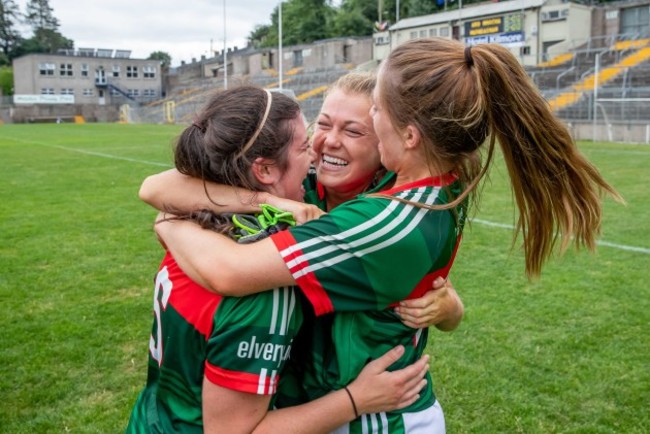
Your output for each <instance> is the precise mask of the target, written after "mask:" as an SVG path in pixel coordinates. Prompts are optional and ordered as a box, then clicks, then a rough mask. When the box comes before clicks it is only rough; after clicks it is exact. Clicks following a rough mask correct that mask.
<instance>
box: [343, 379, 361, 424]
mask: <svg viewBox="0 0 650 434" xmlns="http://www.w3.org/2000/svg"><path fill="white" fill-rule="evenodd" d="M343 390H344V391H345V392H346V394H347V395H348V398H349V399H350V404H351V406H352V412H353V413H354V418H355V419H358V418H359V409H358V407H357V403H356V401H355V399H354V395H352V392H351V391H350V388H349V387H348V386H345V387H344V388H343Z"/></svg>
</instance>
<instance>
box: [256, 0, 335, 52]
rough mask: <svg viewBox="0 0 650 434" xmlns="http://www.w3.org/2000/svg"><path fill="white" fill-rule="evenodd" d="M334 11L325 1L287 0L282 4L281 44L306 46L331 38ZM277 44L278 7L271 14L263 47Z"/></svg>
mask: <svg viewBox="0 0 650 434" xmlns="http://www.w3.org/2000/svg"><path fill="white" fill-rule="evenodd" d="M334 14H335V10H334V8H332V6H330V4H329V1H326V0H289V1H287V2H283V3H282V43H283V44H284V45H296V44H308V43H310V42H314V41H317V40H319V39H326V38H329V37H331V36H332V31H331V25H332V19H333V17H334ZM277 44H278V7H277V6H276V7H275V9H274V10H273V13H272V14H271V26H270V27H269V32H268V35H267V37H266V39H265V41H264V43H262V46H263V47H273V46H276V45H277Z"/></svg>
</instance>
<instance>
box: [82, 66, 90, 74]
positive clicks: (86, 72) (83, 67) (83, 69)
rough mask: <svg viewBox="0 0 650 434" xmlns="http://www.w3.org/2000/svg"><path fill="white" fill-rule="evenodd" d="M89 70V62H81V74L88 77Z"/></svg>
mask: <svg viewBox="0 0 650 434" xmlns="http://www.w3.org/2000/svg"><path fill="white" fill-rule="evenodd" d="M88 71H90V68H88V64H87V63H82V64H81V76H82V77H88V74H89V72H88Z"/></svg>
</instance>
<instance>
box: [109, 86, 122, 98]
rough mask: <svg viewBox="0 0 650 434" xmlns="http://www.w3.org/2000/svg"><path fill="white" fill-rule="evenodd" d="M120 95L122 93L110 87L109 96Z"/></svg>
mask: <svg viewBox="0 0 650 434" xmlns="http://www.w3.org/2000/svg"><path fill="white" fill-rule="evenodd" d="M120 95H122V94H121V93H119V92H118V91H117V90H115V89H113V88H111V96H120Z"/></svg>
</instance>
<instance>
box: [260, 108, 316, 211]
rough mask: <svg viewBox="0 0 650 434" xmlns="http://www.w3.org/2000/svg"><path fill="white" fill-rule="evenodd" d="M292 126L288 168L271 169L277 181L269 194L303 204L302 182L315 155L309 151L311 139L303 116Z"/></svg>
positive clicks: (294, 121)
mask: <svg viewBox="0 0 650 434" xmlns="http://www.w3.org/2000/svg"><path fill="white" fill-rule="evenodd" d="M290 124H291V128H293V141H292V142H291V144H290V145H289V149H288V150H287V152H288V154H287V161H288V166H287V167H286V169H285V170H280V168H279V167H277V166H270V167H269V170H273V171H276V172H277V174H276V175H277V181H276V182H274V183H273V184H272V185H270V186H269V192H270V193H272V194H274V195H276V196H278V197H284V198H287V199H291V200H295V201H299V202H302V200H303V197H304V195H305V189H304V188H303V186H302V181H303V180H304V179H305V177H306V176H307V172H308V171H309V166H310V165H311V163H312V160H313V153H312V152H311V150H310V149H309V139H308V137H307V130H306V128H305V124H304V122H303V119H302V115H299V116H298V117H296V118H295V119H293V120H292V121H291V123H290Z"/></svg>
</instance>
